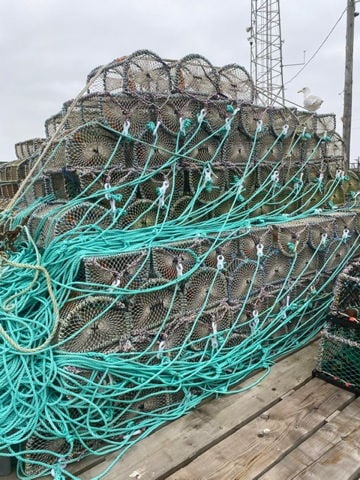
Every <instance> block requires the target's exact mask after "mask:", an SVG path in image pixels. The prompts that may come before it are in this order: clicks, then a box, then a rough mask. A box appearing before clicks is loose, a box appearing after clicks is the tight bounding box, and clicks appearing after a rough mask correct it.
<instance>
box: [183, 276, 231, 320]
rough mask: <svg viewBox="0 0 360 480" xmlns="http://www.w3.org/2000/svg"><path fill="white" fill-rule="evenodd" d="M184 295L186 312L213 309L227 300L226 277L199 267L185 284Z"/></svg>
mask: <svg viewBox="0 0 360 480" xmlns="http://www.w3.org/2000/svg"><path fill="white" fill-rule="evenodd" d="M184 295H185V299H186V308H187V311H188V312H194V311H198V310H200V309H202V308H205V309H207V308H212V307H215V306H217V305H219V303H220V302H223V301H226V300H227V298H228V290H227V281H226V277H225V275H224V274H223V273H221V272H220V271H219V270H217V269H215V268H210V267H201V268H199V269H197V271H196V272H195V273H193V274H192V275H191V277H190V278H189V280H188V281H187V282H186V284H185V287H184Z"/></svg>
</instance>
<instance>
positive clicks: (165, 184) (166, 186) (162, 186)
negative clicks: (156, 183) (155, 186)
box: [159, 180, 170, 196]
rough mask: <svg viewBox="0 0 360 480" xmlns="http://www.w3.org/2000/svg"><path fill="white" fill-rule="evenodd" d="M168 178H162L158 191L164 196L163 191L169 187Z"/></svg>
mask: <svg viewBox="0 0 360 480" xmlns="http://www.w3.org/2000/svg"><path fill="white" fill-rule="evenodd" d="M169 185H170V183H169V180H164V181H163V183H162V185H161V187H160V189H159V192H160V195H162V196H164V195H165V193H166V190H167V189H168V188H169Z"/></svg>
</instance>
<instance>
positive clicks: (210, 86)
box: [173, 54, 219, 98]
mask: <svg viewBox="0 0 360 480" xmlns="http://www.w3.org/2000/svg"><path fill="white" fill-rule="evenodd" d="M173 85H174V89H175V91H176V92H179V93H186V94H188V95H192V96H197V97H205V98H210V97H213V96H214V95H217V94H218V92H219V73H218V71H217V70H216V68H215V67H214V66H213V65H212V64H211V63H210V62H209V61H208V60H207V59H206V58H204V57H202V56H201V55H196V54H190V55H187V56H185V57H184V58H182V59H181V60H179V61H178V62H177V64H176V67H175V70H174V78H173Z"/></svg>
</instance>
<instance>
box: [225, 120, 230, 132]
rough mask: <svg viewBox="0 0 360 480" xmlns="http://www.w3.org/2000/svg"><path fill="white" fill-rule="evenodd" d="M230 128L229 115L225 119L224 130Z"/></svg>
mask: <svg viewBox="0 0 360 480" xmlns="http://www.w3.org/2000/svg"><path fill="white" fill-rule="evenodd" d="M230 128H231V117H227V118H226V119H225V129H226V131H228V132H229V131H230Z"/></svg>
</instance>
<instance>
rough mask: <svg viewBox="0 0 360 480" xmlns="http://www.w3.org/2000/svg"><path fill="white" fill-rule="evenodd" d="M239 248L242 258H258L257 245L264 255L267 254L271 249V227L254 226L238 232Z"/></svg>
mask: <svg viewBox="0 0 360 480" xmlns="http://www.w3.org/2000/svg"><path fill="white" fill-rule="evenodd" d="M238 242H239V249H240V253H241V255H242V257H243V258H245V259H249V258H250V259H252V260H256V259H257V258H258V246H259V248H260V249H262V252H263V254H264V255H268V254H269V253H270V251H271V250H272V249H273V233H272V230H271V227H270V226H269V227H256V228H253V229H252V230H251V231H250V232H247V231H244V232H242V233H241V234H240V236H239V239H238Z"/></svg>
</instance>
